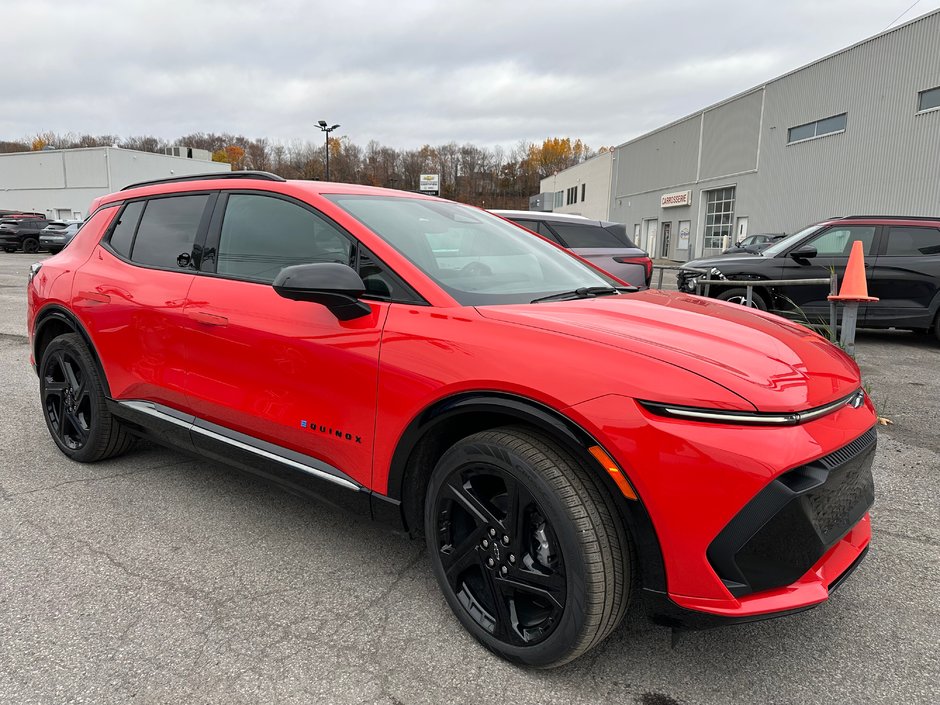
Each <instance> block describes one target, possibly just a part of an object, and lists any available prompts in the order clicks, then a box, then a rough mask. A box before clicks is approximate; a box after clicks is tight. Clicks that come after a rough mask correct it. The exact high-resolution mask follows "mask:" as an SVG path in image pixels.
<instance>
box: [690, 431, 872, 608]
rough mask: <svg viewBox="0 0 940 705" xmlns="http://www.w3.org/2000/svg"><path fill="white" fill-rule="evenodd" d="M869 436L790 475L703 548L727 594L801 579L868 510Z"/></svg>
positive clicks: (786, 475) (870, 495)
mask: <svg viewBox="0 0 940 705" xmlns="http://www.w3.org/2000/svg"><path fill="white" fill-rule="evenodd" d="M876 442H877V435H876V432H875V429H874V428H872V429H871V430H869V431H868V432H867V433H865V434H864V435H862V436H860V437H859V438H857V439H855V440H854V441H852V442H851V443H849V444H848V445H846V446H844V447H842V448H840V449H839V450H837V451H834V452H833V453H830V454H829V455H827V456H825V457H823V458H820V459H819V460H815V461H813V462H811V463H808V464H807V465H803V466H801V467H798V468H795V469H794V470H790V471H789V472H787V473H785V474H783V475H781V476H780V477H778V478H777V479H776V480H774V481H773V482H771V483H770V484H769V485H768V486H767V487H765V488H764V489H763V490H762V491H761V492H760V493H758V494H757V496H756V497H754V499H753V500H751V501H750V502H749V503H748V504H747V505H745V507H744V508H743V509H742V510H741V511H740V512H738V514H737V515H735V517H734V518H733V519H732V520H731V521H730V522H728V525H727V526H726V527H725V528H724V529H723V530H722V531H721V533H720V534H718V536H716V537H715V539H714V541H712V543H711V545H710V546H709V547H708V559H709V561H710V562H711V564H712V566H713V567H714V568H715V571H716V572H717V573H718V575H719V576H720V577H721V578H722V580H723V581H724V583H725V585H726V586H727V587H728V589H729V590H730V591H731V593H732V594H734V595H737V596H740V595H745V594H749V593H752V592H759V591H761V590H769V589H772V588H776V587H783V586H784V585H789V584H790V583H792V582H794V581H796V580H797V579H798V578H799V577H800V576H802V575H803V574H804V573H806V571H807V570H809V569H810V568H811V567H812V566H813V564H815V563H816V561H818V560H819V559H820V558H821V557H822V556H823V554H825V553H826V551H828V550H829V549H830V548H831V547H832V546H833V545H834V544H835V543H836V542H837V541H838V540H839V539H840V538H841V537H842V536H844V535H845V534H846V532H848V530H849V529H851V528H852V527H853V526H855V524H857V523H858V521H859V520H860V519H861V518H862V517H863V516H864V515H865V512H866V511H868V508H869V507H871V505H872V503H873V502H874V498H875V495H874V481H873V479H872V474H871V465H872V460H873V458H874V454H875V447H876Z"/></svg>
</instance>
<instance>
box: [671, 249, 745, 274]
mask: <svg viewBox="0 0 940 705" xmlns="http://www.w3.org/2000/svg"><path fill="white" fill-rule="evenodd" d="M755 257H763V255H761V254H751V253H750V252H733V253H730V254H727V255H715V256H714V257H703V258H702V259H696V260H692V261H691V262H686V263H684V264H683V265H682V266H683V267H694V268H695V269H711V268H712V267H718V269H721V268H722V266H726V267H727V266H729V265H731V266H733V265H736V264H744V265H748V264H753V263H754V258H755ZM680 271H681V270H680Z"/></svg>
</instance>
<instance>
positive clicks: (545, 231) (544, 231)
mask: <svg viewBox="0 0 940 705" xmlns="http://www.w3.org/2000/svg"><path fill="white" fill-rule="evenodd" d="M538 225H539V229H538V233H539V235H541V236H542V237H547V238H548V239H549V240H551V241H552V242H558V236H557V235H556V234H555V233H553V232H552V231H551V228H549V227H548V225H547V224H546V223H541V222H540V223H539V224H538ZM558 244H559V245H560V244H561V243H560V242H558Z"/></svg>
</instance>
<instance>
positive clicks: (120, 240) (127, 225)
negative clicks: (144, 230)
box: [108, 201, 144, 259]
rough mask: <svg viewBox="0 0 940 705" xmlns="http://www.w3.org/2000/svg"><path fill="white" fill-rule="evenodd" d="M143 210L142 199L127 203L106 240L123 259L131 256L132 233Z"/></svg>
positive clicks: (135, 229)
mask: <svg viewBox="0 0 940 705" xmlns="http://www.w3.org/2000/svg"><path fill="white" fill-rule="evenodd" d="M143 211H144V201H134V202H133V203H128V204H127V205H126V206H125V207H124V210H122V211H121V215H119V216H118V222H117V223H116V224H115V226H114V230H113V231H112V233H111V239H110V240H108V244H110V245H111V249H112V250H114V251H115V252H117V253H118V254H119V255H121V256H122V257H124V258H125V259H130V258H131V243H133V241H134V233H135V232H136V231H137V223H138V222H139V221H140V214H141V213H143Z"/></svg>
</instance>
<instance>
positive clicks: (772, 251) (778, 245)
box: [761, 225, 822, 257]
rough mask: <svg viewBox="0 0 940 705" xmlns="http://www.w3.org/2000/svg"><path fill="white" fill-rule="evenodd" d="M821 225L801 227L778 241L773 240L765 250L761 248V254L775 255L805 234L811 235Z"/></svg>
mask: <svg viewBox="0 0 940 705" xmlns="http://www.w3.org/2000/svg"><path fill="white" fill-rule="evenodd" d="M821 227H822V225H810V226H809V227H808V228H803V229H802V230H800V232H798V233H793V234H792V235H790V236H789V237H785V238H783V239H782V240H780V241H779V242H775V243H774V244H773V245H771V246H770V247H768V248H767V249H766V250H762V251H761V254H762V255H763V256H764V257H776V256H777V255H779V254H780V253H781V252H786V251H787V250H788V249H790V247H791V246H792V245H794V244H796V243H797V242H799V241H800V240H802V239H803V238H804V237H806V236H807V235H811V234H812V233H814V232H816V231H817V230H819V229H820V228H821Z"/></svg>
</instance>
